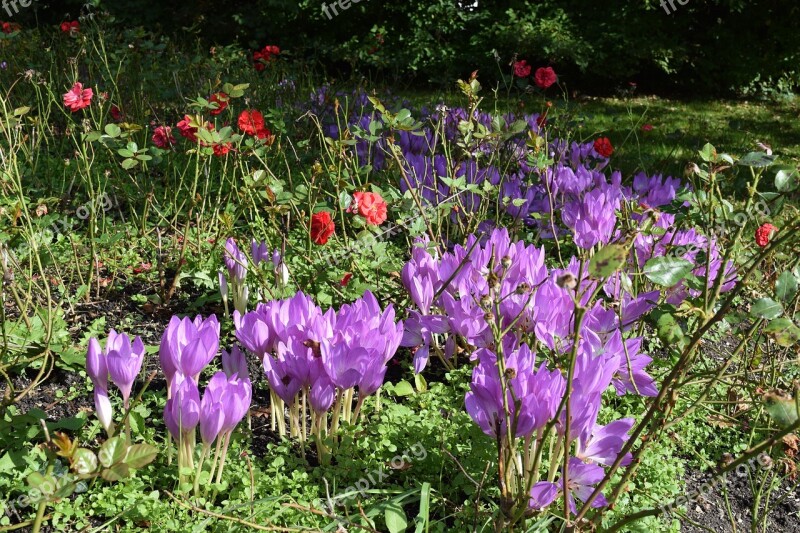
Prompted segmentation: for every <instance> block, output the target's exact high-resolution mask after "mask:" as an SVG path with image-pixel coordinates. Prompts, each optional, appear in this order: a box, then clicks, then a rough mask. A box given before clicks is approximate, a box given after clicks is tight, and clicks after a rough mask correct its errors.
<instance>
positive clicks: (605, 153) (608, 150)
mask: <svg viewBox="0 0 800 533" xmlns="http://www.w3.org/2000/svg"><path fill="white" fill-rule="evenodd" d="M594 151H595V152H597V153H598V154H600V155H601V156H602V157H611V154H613V153H614V147H613V146H612V145H611V141H609V140H608V137H600V138H599V139H597V140H596V141H594Z"/></svg>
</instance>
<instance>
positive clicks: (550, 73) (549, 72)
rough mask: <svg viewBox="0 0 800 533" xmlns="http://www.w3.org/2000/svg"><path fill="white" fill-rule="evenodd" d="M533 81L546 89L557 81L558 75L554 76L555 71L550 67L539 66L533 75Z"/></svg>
mask: <svg viewBox="0 0 800 533" xmlns="http://www.w3.org/2000/svg"><path fill="white" fill-rule="evenodd" d="M533 81H534V82H535V83H536V86H537V87H539V88H540V89H547V88H548V87H550V86H551V85H553V84H554V83H555V82H556V81H558V76H556V71H555V70H553V68H552V67H539V68H537V69H536V73H535V74H534V75H533Z"/></svg>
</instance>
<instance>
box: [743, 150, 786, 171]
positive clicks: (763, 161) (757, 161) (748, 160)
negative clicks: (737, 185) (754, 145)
mask: <svg viewBox="0 0 800 533" xmlns="http://www.w3.org/2000/svg"><path fill="white" fill-rule="evenodd" d="M777 158H778V156H775V155H767V154H766V153H764V152H750V153H749V154H747V155H746V156H744V157H743V158H741V159H740V160H739V164H740V165H742V166H745V167H753V168H766V167H768V166H770V165H771V164H772V163H774V162H775V160H776V159H777Z"/></svg>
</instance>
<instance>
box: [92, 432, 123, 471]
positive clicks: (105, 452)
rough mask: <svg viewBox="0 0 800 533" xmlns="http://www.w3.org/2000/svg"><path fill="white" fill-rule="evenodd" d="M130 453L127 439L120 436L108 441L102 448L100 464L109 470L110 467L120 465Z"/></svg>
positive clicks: (99, 454)
mask: <svg viewBox="0 0 800 533" xmlns="http://www.w3.org/2000/svg"><path fill="white" fill-rule="evenodd" d="M127 451H128V449H127V447H126V446H125V437H124V436H122V435H118V436H116V437H114V438H111V439H108V440H107V441H105V442H104V443H103V445H102V446H101V447H100V452H99V453H98V454H97V456H98V457H99V459H100V464H102V465H103V466H105V467H106V468H108V467H109V466H111V465H113V464H115V463H118V462H120V461H121V460H122V458H123V457H125V453H126V452H127Z"/></svg>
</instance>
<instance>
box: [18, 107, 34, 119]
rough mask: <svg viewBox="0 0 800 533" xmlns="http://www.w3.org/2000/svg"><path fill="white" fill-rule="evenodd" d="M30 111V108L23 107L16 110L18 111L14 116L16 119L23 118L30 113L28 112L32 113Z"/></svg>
mask: <svg viewBox="0 0 800 533" xmlns="http://www.w3.org/2000/svg"><path fill="white" fill-rule="evenodd" d="M30 110H31V108H30V106H22V107H18V108H16V109H15V110H14V116H15V117H21V116H22V115H25V114H27V113H28V111H30Z"/></svg>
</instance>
